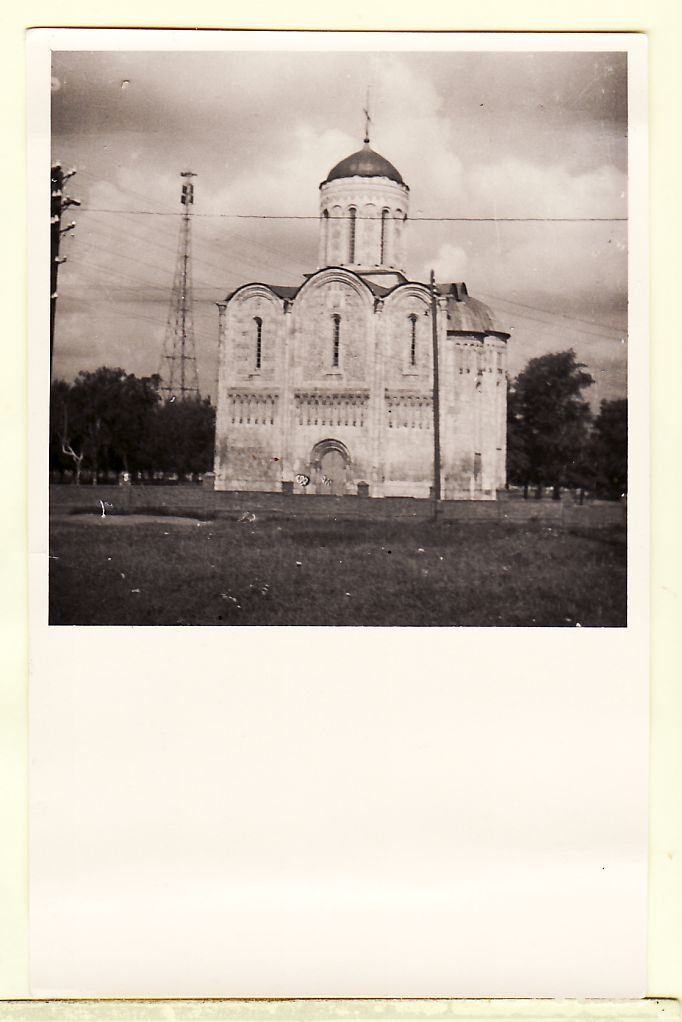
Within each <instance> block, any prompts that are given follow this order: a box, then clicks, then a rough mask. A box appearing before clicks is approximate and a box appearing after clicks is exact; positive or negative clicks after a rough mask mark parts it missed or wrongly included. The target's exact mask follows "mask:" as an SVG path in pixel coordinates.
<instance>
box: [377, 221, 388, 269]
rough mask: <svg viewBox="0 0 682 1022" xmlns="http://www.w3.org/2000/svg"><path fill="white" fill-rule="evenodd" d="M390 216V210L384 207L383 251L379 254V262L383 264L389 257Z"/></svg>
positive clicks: (382, 224) (382, 223) (382, 226)
mask: <svg viewBox="0 0 682 1022" xmlns="http://www.w3.org/2000/svg"><path fill="white" fill-rule="evenodd" d="M388 216H389V211H388V210H387V209H382V211H381V251H380V254H379V262H380V264H381V265H382V266H384V265H385V263H386V260H387V259H388Z"/></svg>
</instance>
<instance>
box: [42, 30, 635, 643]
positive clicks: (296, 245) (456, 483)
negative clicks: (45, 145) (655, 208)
mask: <svg viewBox="0 0 682 1022" xmlns="http://www.w3.org/2000/svg"><path fill="white" fill-rule="evenodd" d="M227 36H229V33H228V34H227ZM320 37H321V38H323V37H324V34H321V36H320ZM72 38H73V37H72ZM371 42H372V40H371V38H368V39H366V40H365V41H364V44H363V48H360V49H358V48H354V47H353V46H350V45H348V44H346V45H344V42H343V40H339V41H338V44H333V45H331V46H330V45H329V44H327V45H326V46H320V47H319V48H317V49H316V48H315V46H314V42H310V43H309V44H308V47H307V48H304V49H298V50H297V49H295V48H294V49H287V45H286V36H285V35H284V34H282V38H280V39H279V40H278V41H277V45H276V47H275V48H273V47H272V46H271V44H269V48H268V47H267V46H266V47H263V48H262V49H261V48H258V47H255V48H254V46H255V43H250V44H249V48H245V47H244V46H243V45H240V46H231V45H230V41H229V38H225V39H224V41H223V42H222V45H221V46H220V47H216V48H214V49H211V48H202V49H200V50H183V49H182V48H178V49H166V50H153V51H145V50H144V49H143V48H142V49H139V48H135V49H127V48H125V47H121V48H112V49H106V48H104V49H102V48H100V49H97V50H87V49H80V48H70V46H73V44H70V46H67V47H65V48H64V49H60V48H59V44H58V42H57V45H56V47H55V48H54V49H53V50H52V61H51V214H50V215H51V246H50V254H49V258H50V289H51V297H50V373H51V384H50V423H49V480H50V485H49V505H50V507H49V512H50V562H49V620H50V623H51V624H53V625H211V626H224V625H230V626H235V625H236V626H240V625H264V626H281V625H313V626H320V625H331V626H486V627H497V626H501V627H504V626H522V627H543V626H544V627H548V626H552V627H567V628H577V627H580V628H585V627H610V628H613V627H620V628H622V627H625V626H626V624H627V597H628V589H627V538H626V537H627V505H628V345H629V341H630V328H629V323H628V206H629V202H630V201H631V200H630V198H629V179H628V142H629V125H628V53H627V51H626V50H625V49H623V48H622V47H621V48H620V49H612V50H609V49H608V48H607V49H604V48H601V49H600V48H599V46H600V44H599V43H598V42H595V43H593V44H592V45H587V46H586V45H583V44H581V43H579V42H576V46H575V48H571V45H570V43H568V44H566V43H564V44H562V45H561V46H559V45H557V48H556V49H553V48H552V47H550V46H548V45H544V46H542V47H537V46H536V47H532V46H531V45H530V41H529V47H528V49H511V50H510V49H506V50H505V49H503V48H502V49H498V48H495V47H491V48H490V49H480V48H477V49H475V50H472V49H467V48H466V47H464V46H463V47H462V48H458V47H457V43H456V42H455V43H454V44H452V45H451V46H450V48H443V47H442V46H441V47H439V46H438V44H437V43H436V44H434V45H433V47H432V48H430V49H428V50H424V49H420V48H419V44H417V46H416V47H415V48H413V49H409V48H405V45H404V44H401V46H400V47H398V46H396V48H395V49H393V48H392V43H391V40H390V39H388V41H387V40H386V39H384V40H383V42H382V46H381V48H379V47H377V48H372V46H371ZM102 45H104V46H105V47H106V43H103V44H102ZM141 45H142V43H141V41H138V43H136V46H138V47H139V46H141ZM635 127H637V125H635ZM640 127H641V126H640ZM46 173H47V172H45V176H46ZM45 187H47V181H46V182H45ZM634 342H635V343H636V344H637V345H638V348H639V350H640V353H641V351H642V350H643V348H644V343H645V342H644V340H643V338H642V336H641V333H640V334H639V335H638V336H636V337H635V338H634ZM46 353H47V348H45V357H46Z"/></svg>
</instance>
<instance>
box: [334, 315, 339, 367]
mask: <svg viewBox="0 0 682 1022" xmlns="http://www.w3.org/2000/svg"><path fill="white" fill-rule="evenodd" d="M332 321H333V324H334V329H333V341H332V369H338V368H339V355H340V352H341V317H340V316H333V317H332Z"/></svg>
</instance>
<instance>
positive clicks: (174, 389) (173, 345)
mask: <svg viewBox="0 0 682 1022" xmlns="http://www.w3.org/2000/svg"><path fill="white" fill-rule="evenodd" d="M180 176H181V177H182V178H183V184H182V193H181V196H180V201H181V203H182V205H183V206H184V207H185V208H184V212H183V214H182V222H181V224H180V238H179V241H178V256H177V261H176V264H175V275H174V277H173V291H172V294H171V302H170V309H169V310H168V320H167V322H166V336H165V338H164V342H163V353H162V355H161V370H160V374H159V375H160V376H161V380H162V385H161V390H162V392H163V393H165V395H166V398H167V400H170V401H174V400H176V399H179V400H180V401H185V400H187V399H188V398H190V397H193V398H198V397H199V375H198V372H197V356H196V350H195V345H194V310H193V306H194V301H193V297H192V266H191V256H192V233H191V222H192V216H191V208H192V206H193V205H194V185H193V184H192V180H191V179H192V178H193V177H196V174H194V173H193V172H192V171H191V170H183V171H182V173H181V175H180Z"/></svg>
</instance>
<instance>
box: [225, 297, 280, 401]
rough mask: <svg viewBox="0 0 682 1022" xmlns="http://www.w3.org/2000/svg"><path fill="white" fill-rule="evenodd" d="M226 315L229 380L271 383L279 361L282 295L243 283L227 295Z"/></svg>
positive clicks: (278, 373) (278, 366)
mask: <svg viewBox="0 0 682 1022" xmlns="http://www.w3.org/2000/svg"><path fill="white" fill-rule="evenodd" d="M226 315H227V331H226V345H227V351H226V364H227V365H229V375H230V378H231V380H232V381H233V382H234V383H241V382H246V381H248V380H256V379H260V380H262V381H269V382H274V381H275V380H276V379H277V377H278V376H279V375H280V371H281V363H282V350H281V349H282V344H281V339H282V334H283V320H284V301H283V300H282V298H280V297H279V295H277V294H275V293H274V291H272V290H271V289H270V288H269V287H268V286H267V284H260V283H255V284H245V285H244V286H243V287H240V288H238V290H237V291H235V292H234V294H232V295H231V296H230V299H229V301H228V303H227V311H226Z"/></svg>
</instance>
